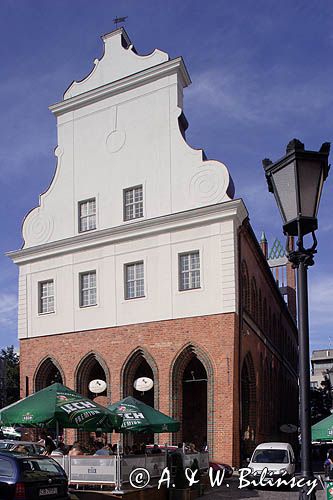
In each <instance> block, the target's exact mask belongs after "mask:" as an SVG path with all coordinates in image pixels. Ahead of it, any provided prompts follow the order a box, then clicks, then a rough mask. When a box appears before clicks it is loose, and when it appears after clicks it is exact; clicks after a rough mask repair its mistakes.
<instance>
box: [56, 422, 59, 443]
mask: <svg viewBox="0 0 333 500" xmlns="http://www.w3.org/2000/svg"><path fill="white" fill-rule="evenodd" d="M56 443H57V446H58V444H59V422H58V420H56Z"/></svg>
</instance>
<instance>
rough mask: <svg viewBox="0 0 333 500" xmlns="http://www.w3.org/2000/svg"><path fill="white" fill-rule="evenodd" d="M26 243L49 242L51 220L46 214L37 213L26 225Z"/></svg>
mask: <svg viewBox="0 0 333 500" xmlns="http://www.w3.org/2000/svg"><path fill="white" fill-rule="evenodd" d="M25 232H26V236H27V238H24V239H25V240H26V241H27V240H29V242H30V243H34V244H39V243H45V242H47V241H48V240H49V238H50V236H51V234H52V232H53V219H52V218H51V217H49V216H48V215H46V214H43V213H41V212H37V213H36V214H34V215H32V216H31V217H30V218H29V220H28V221H27V223H26V231H25Z"/></svg>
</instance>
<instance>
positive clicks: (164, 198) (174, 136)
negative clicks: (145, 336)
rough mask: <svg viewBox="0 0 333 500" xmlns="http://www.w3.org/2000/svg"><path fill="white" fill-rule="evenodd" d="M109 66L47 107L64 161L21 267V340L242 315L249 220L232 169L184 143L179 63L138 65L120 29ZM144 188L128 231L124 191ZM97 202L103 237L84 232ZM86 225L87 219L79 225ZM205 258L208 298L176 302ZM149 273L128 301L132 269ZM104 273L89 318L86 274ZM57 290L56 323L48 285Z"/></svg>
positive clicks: (203, 285) (30, 225) (27, 240)
mask: <svg viewBox="0 0 333 500" xmlns="http://www.w3.org/2000/svg"><path fill="white" fill-rule="evenodd" d="M102 38H103V42H104V46H105V48H104V56H103V57H102V59H101V60H100V61H95V66H94V69H93V71H92V72H91V73H90V75H88V76H87V77H86V78H85V79H84V80H83V81H81V82H74V83H73V84H72V85H71V86H70V87H69V89H68V90H67V91H66V92H65V95H64V100H63V101H62V102H60V103H58V104H55V105H53V106H51V108H50V109H51V111H52V112H53V113H54V115H55V116H56V118H57V128H58V146H57V148H56V152H55V154H56V156H57V159H58V164H57V169H56V173H55V176H54V178H53V180H52V183H51V185H50V187H49V189H48V190H47V191H46V192H45V193H44V194H42V195H41V197H40V205H39V206H38V207H37V208H35V209H33V210H32V211H31V212H30V213H29V214H28V215H27V217H26V219H25V221H24V225H23V237H24V246H23V248H22V250H19V251H16V252H11V253H10V256H11V257H12V259H13V260H14V262H16V263H17V264H18V265H19V267H20V278H19V337H20V338H21V339H24V338H30V337H37V336H44V335H50V334H58V333H65V332H75V331H82V330H93V329H97V328H105V327H111V326H118V325H126V324H131V323H144V322H150V321H157V320H163V319H172V318H182V317H191V316H201V315H210V314H217V313H224V312H235V311H236V309H237V290H236V287H237V278H236V276H237V248H236V247H237V237H236V235H237V228H238V227H239V225H240V224H241V223H242V221H243V220H244V218H245V217H246V216H247V212H246V209H245V207H244V205H243V202H242V201H241V200H232V198H233V185H232V180H231V178H230V176H229V172H228V170H227V168H226V166H225V165H223V164H222V163H220V162H217V161H215V160H205V159H204V158H205V157H204V154H203V152H202V150H194V149H192V148H191V147H189V146H188V145H187V143H186V142H185V140H184V138H183V134H182V130H181V129H182V128H183V125H182V124H183V123H184V121H186V120H184V117H183V113H182V112H183V89H184V88H185V87H186V86H188V85H189V84H190V78H189V75H188V73H187V70H186V68H185V65H184V63H183V60H182V59H181V58H177V59H173V60H169V57H168V55H167V54H166V53H164V52H161V51H159V50H155V51H154V52H153V53H152V54H150V55H148V56H139V55H137V53H136V51H135V49H134V48H133V46H132V45H131V44H130V40H129V38H128V36H127V34H126V32H125V31H124V30H123V29H118V30H116V31H114V32H112V33H110V34H108V35H105V36H104V37H102ZM137 186H140V188H142V197H143V200H142V210H143V216H142V217H140V218H137V219H132V220H125V221H124V190H126V189H128V188H134V187H137ZM86 200H94V201H95V206H96V213H95V219H94V223H95V224H96V229H93V230H90V231H83V232H82V231H81V232H80V224H79V221H80V210H81V209H80V203H82V202H85V201H86ZM81 215H82V214H81ZM193 251H199V256H200V288H197V289H193V290H186V291H179V286H178V285H179V283H178V280H179V254H182V253H184V252H185V253H186V252H193ZM138 261H140V262H143V264H144V296H143V297H139V298H135V299H131V300H127V299H126V298H125V292H124V288H125V284H124V269H125V265H126V264H128V263H132V262H138ZM88 271H95V272H96V294H97V295H96V305H93V306H90V307H81V304H80V273H85V272H88ZM49 280H53V284H54V312H52V313H48V314H41V311H40V283H42V282H45V281H49Z"/></svg>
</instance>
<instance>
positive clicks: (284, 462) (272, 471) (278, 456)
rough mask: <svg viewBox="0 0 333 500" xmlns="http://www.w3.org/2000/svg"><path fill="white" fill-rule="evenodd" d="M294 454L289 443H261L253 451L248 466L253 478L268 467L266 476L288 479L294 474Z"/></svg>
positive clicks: (257, 476)
mask: <svg viewBox="0 0 333 500" xmlns="http://www.w3.org/2000/svg"><path fill="white" fill-rule="evenodd" d="M295 462H296V461H295V454H294V450H293V449H292V447H291V445H290V444H289V443H261V444H259V445H258V446H257V447H256V449H255V450H254V452H253V455H252V457H251V460H250V461H249V465H248V467H249V468H251V469H252V474H251V476H252V477H253V478H258V479H259V477H260V475H261V473H262V471H263V470H264V469H266V468H267V469H268V473H267V477H272V478H274V479H278V478H279V477H283V479H286V480H288V479H290V478H291V477H293V476H294V474H295Z"/></svg>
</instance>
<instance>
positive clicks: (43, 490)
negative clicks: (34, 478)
mask: <svg viewBox="0 0 333 500" xmlns="http://www.w3.org/2000/svg"><path fill="white" fill-rule="evenodd" d="M57 493H58V488H41V489H40V490H39V496H40V497H42V496H44V495H56V494H57Z"/></svg>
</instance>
